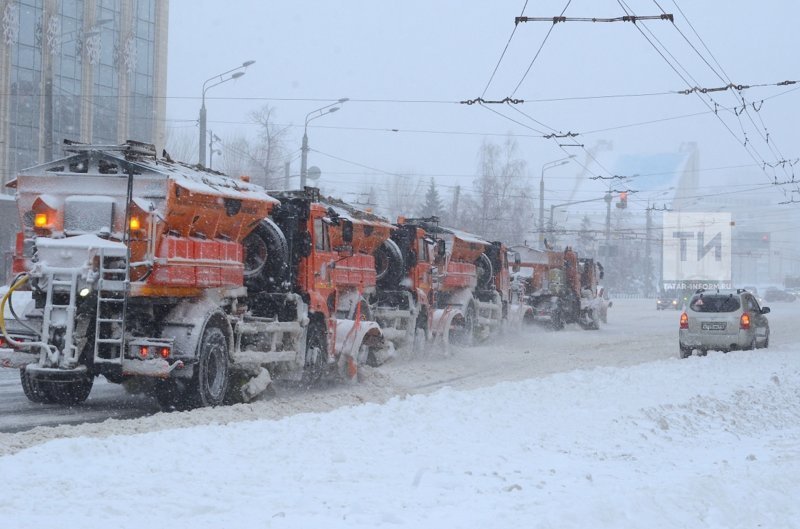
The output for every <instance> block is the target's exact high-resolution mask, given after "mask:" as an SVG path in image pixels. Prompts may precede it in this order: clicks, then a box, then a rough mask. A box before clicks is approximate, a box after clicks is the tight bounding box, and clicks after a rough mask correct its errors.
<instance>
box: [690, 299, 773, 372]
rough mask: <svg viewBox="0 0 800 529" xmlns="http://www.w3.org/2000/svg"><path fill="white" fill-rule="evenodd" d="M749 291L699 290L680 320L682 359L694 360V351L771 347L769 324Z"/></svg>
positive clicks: (766, 311) (766, 308)
mask: <svg viewBox="0 0 800 529" xmlns="http://www.w3.org/2000/svg"><path fill="white" fill-rule="evenodd" d="M767 313H769V307H761V306H759V304H758V300H757V299H756V297H755V296H754V295H753V294H752V293H750V292H748V291H747V290H745V289H743V288H740V289H727V290H698V291H697V292H695V293H694V295H693V296H692V298H691V300H690V301H689V306H688V308H687V309H686V311H685V312H683V313H682V314H681V319H680V331H679V341H680V355H681V358H686V357H688V356H691V354H692V352H693V351H694V350H695V349H698V350H699V351H700V352H701V353H702V354H705V353H706V352H707V351H708V350H716V351H733V350H735V349H755V348H756V347H769V321H768V320H767V317H766V316H765V314H767Z"/></svg>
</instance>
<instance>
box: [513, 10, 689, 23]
mask: <svg viewBox="0 0 800 529" xmlns="http://www.w3.org/2000/svg"><path fill="white" fill-rule="evenodd" d="M639 20H669V21H670V22H674V20H673V17H672V15H671V14H669V13H663V14H661V15H644V16H638V15H625V16H621V17H613V18H597V17H591V18H590V17H565V16H557V17H550V18H548V17H517V18H515V19H514V23H515V24H519V23H520V22H552V23H553V24H554V25H555V24H558V23H559V22H633V23H634V24H635V23H636V22H638V21H639Z"/></svg>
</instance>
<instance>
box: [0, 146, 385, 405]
mask: <svg viewBox="0 0 800 529" xmlns="http://www.w3.org/2000/svg"><path fill="white" fill-rule="evenodd" d="M65 155H66V157H65V158H63V159H60V160H56V161H53V162H48V163H45V164H42V165H39V166H36V167H33V168H30V169H27V170H24V171H22V172H21V173H20V174H19V175H18V177H17V178H16V180H14V181H12V182H11V183H9V184H8V185H9V186H10V187H12V188H15V189H16V193H17V203H18V207H19V214H20V219H21V226H22V231H21V232H20V233H19V234H18V236H17V242H16V254H15V259H14V270H13V271H14V274H15V276H14V279H13V280H12V281H11V282H10V284H9V286H8V287H5V288H4V289H3V291H2V292H0V294H2V305H1V306H0V331H2V332H1V333H0V366H3V367H8V368H15V369H19V370H20V378H21V382H22V387H23V390H24V392H25V394H26V395H27V397H28V398H29V399H30V400H32V401H35V402H47V403H62V404H76V403H80V402H82V401H84V400H85V399H86V398H87V396H88V395H89V392H90V391H91V388H92V384H93V380H94V378H95V377H96V376H98V375H103V376H105V377H106V378H107V379H108V380H109V381H111V382H115V383H124V384H126V385H129V386H131V387H137V388H140V389H144V390H145V391H148V392H150V393H152V394H154V395H155V397H156V398H157V399H158V401H159V403H160V404H161V405H162V406H164V407H175V408H190V407H196V406H214V405H218V404H221V403H223V402H235V401H242V400H245V401H246V400H249V399H251V398H253V397H255V396H256V395H258V394H259V393H261V392H262V391H264V390H265V389H266V388H267V387H268V385H269V383H270V381H271V380H272V378H274V377H285V378H291V379H294V380H299V381H301V382H303V383H308V384H312V383H314V382H316V381H317V380H319V379H320V378H322V377H326V376H328V377H329V376H335V377H342V378H345V379H352V378H354V377H356V375H357V369H358V366H359V365H362V364H364V363H372V364H379V363H381V362H382V361H383V360H384V359H385V358H386V357H387V355H389V354H391V346H390V344H388V343H386V342H385V341H384V337H383V333H382V331H381V328H380V326H379V325H378V323H377V322H376V321H374V320H373V319H372V317H371V314H370V311H369V308H368V305H367V303H366V299H367V298H369V297H370V296H371V295H372V294H373V293H374V292H375V289H376V281H377V278H376V269H375V258H374V256H373V254H374V252H375V250H376V249H377V248H378V247H380V246H381V245H382V244H383V243H384V241H386V240H387V239H389V237H390V235H391V231H392V229H393V225H391V224H389V223H386V222H383V221H382V220H380V219H378V218H373V217H370V216H369V215H359V214H356V213H355V212H353V211H352V210H348V209H347V208H345V207H343V204H340V203H337V202H335V201H326V200H323V199H322V198H321V197H320V196H319V193H318V192H317V191H316V190H315V189H312V188H306V189H305V190H302V191H298V192H291V193H289V192H287V193H279V194H274V196H273V195H270V194H268V193H267V192H266V191H265V190H263V189H262V188H261V187H259V186H256V185H253V184H250V183H249V182H247V181H246V179H235V178H230V177H227V176H224V175H222V174H219V173H215V172H213V171H208V170H204V169H202V168H198V167H196V166H189V165H186V164H181V163H178V162H173V161H171V160H169V159H166V160H165V159H160V158H158V157H157V156H156V153H155V149H154V147H153V146H152V145H148V144H142V143H137V142H130V141H129V142H127V143H125V144H123V145H120V146H112V147H109V146H91V145H83V144H74V143H69V144H67V145H66V146H65ZM129 383H130V384H129Z"/></svg>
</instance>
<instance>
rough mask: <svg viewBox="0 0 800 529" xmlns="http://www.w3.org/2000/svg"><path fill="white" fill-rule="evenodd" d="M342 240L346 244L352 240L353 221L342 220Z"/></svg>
mask: <svg viewBox="0 0 800 529" xmlns="http://www.w3.org/2000/svg"><path fill="white" fill-rule="evenodd" d="M342 240H343V241H344V242H346V243H348V244H350V243H351V242H353V221H351V220H344V221H342Z"/></svg>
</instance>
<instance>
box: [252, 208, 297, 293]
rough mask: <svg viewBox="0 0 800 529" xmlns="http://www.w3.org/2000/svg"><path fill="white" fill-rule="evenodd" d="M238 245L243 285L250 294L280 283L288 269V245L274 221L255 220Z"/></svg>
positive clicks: (271, 287)
mask: <svg viewBox="0 0 800 529" xmlns="http://www.w3.org/2000/svg"><path fill="white" fill-rule="evenodd" d="M242 245H243V246H244V286H246V287H247V289H248V290H249V291H250V293H251V294H252V293H258V292H264V291H265V290H273V289H275V287H277V286H279V285H281V284H282V283H283V282H284V280H285V279H286V276H287V275H288V274H287V273H288V270H289V246H288V244H287V243H286V237H285V236H284V235H283V232H282V231H281V229H280V228H279V227H278V226H277V225H276V224H275V223H274V222H272V221H271V220H269V219H264V220H262V221H261V222H259V223H258V225H257V226H256V227H255V229H254V230H253V231H252V232H250V235H248V236H247V237H245V238H244V240H243V241H242Z"/></svg>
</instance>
